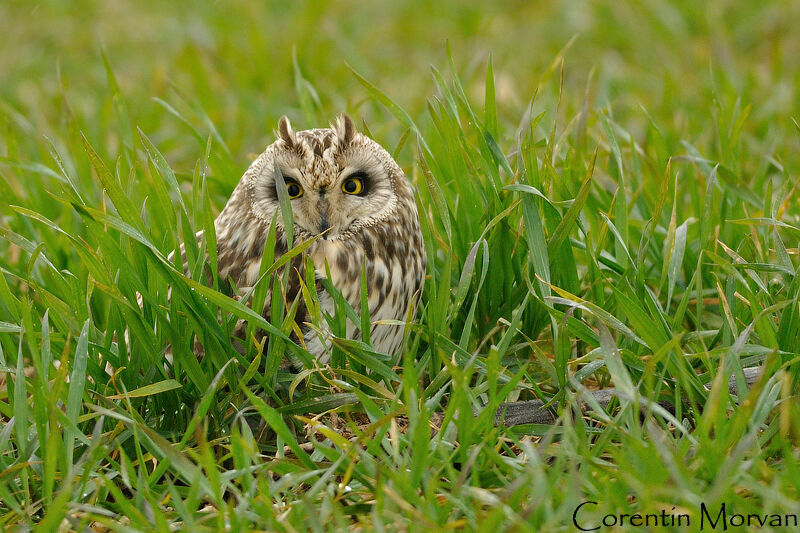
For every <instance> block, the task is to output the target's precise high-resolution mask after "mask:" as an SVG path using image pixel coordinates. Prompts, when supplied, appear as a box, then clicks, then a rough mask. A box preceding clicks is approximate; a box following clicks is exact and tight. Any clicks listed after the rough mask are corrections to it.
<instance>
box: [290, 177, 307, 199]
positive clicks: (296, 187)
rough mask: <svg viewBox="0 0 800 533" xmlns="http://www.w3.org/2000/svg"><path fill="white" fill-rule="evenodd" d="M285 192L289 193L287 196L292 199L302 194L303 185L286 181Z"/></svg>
mask: <svg viewBox="0 0 800 533" xmlns="http://www.w3.org/2000/svg"><path fill="white" fill-rule="evenodd" d="M286 192H287V193H289V198H291V199H292V200H294V199H295V198H300V197H301V196H303V186H302V185H300V184H299V183H297V182H294V181H287V182H286Z"/></svg>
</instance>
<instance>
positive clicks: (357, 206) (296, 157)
mask: <svg viewBox="0 0 800 533" xmlns="http://www.w3.org/2000/svg"><path fill="white" fill-rule="evenodd" d="M276 137H277V139H276V141H275V142H274V143H273V144H271V145H270V146H269V147H268V148H267V149H266V151H265V152H264V153H263V154H261V156H259V158H258V159H257V160H256V161H255V162H254V163H253V164H252V165H251V167H250V168H249V169H248V171H247V173H246V174H245V176H244V178H243V179H242V183H241V185H243V186H244V191H243V192H245V194H246V197H247V204H248V205H249V207H250V212H251V213H252V214H253V215H254V216H256V217H257V218H259V219H261V220H262V221H263V222H266V223H270V222H271V221H272V219H273V216H274V215H275V213H276V212H277V213H280V202H279V199H278V188H279V187H284V188H285V189H284V190H285V192H286V194H287V196H288V197H289V198H290V202H291V206H292V213H293V219H294V220H293V221H294V227H295V234H296V235H300V236H303V237H306V238H308V237H313V236H314V235H318V234H323V237H324V238H325V239H328V240H340V239H346V238H348V237H350V236H352V235H354V234H355V233H357V232H358V231H359V230H361V229H363V228H365V227H369V226H373V225H375V224H378V223H380V222H383V221H386V220H387V219H389V218H391V217H393V216H395V215H396V212H397V210H398V208H399V206H405V207H406V208H407V207H408V206H409V204H410V206H412V208H414V200H413V195H412V193H411V188H410V186H409V184H408V182H407V180H406V179H405V176H404V175H403V172H402V170H400V167H399V166H398V165H397V163H395V161H394V160H393V159H392V157H391V156H390V155H389V154H388V153H387V152H386V150H384V149H383V148H382V147H381V146H380V145H379V144H378V143H376V142H375V141H373V140H372V139H369V138H368V137H366V136H365V135H362V134H361V133H358V132H357V131H356V129H355V126H354V124H353V121H352V120H351V119H350V117H348V116H347V115H342V116H340V117H339V118H338V119H337V120H336V121H335V122H334V123H333V124H331V127H330V128H320V129H313V130H304V131H294V130H293V129H292V126H291V124H290V123H289V120H288V119H287V118H286V117H283V118H282V119H281V120H280V121H279V123H278V131H277V132H276ZM232 200H233V198H232ZM278 224H280V226H283V224H282V223H281V217H280V215H279V216H278Z"/></svg>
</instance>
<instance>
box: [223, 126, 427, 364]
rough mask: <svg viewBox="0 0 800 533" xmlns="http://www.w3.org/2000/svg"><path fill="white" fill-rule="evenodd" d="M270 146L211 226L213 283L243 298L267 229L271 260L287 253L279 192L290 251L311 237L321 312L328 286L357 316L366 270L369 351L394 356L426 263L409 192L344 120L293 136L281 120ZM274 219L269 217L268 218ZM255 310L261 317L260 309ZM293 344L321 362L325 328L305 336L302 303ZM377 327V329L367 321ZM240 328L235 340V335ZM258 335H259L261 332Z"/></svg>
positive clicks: (356, 334) (354, 333) (375, 147)
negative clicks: (287, 212)
mask: <svg viewBox="0 0 800 533" xmlns="http://www.w3.org/2000/svg"><path fill="white" fill-rule="evenodd" d="M276 137H277V139H276V141H275V142H274V143H272V144H271V145H270V146H268V147H267V149H266V150H265V151H264V153H262V154H261V155H260V156H258V158H257V159H256V160H255V161H254V162H253V163H252V164H251V165H250V167H249V168H248V169H247V171H246V172H245V174H244V176H243V177H242V179H241V180H240V182H239V184H238V185H237V186H236V188H235V189H234V191H233V193H232V195H231V197H230V199H229V200H228V202H227V204H226V205H225V207H224V209H223V210H222V212H221V213H220V214H219V216H218V217H217V219H216V220H215V230H216V238H217V258H218V271H219V276H220V279H223V280H232V281H233V283H234V284H235V286H236V287H237V288H238V289H239V290H240V291H241V292H246V291H247V289H248V288H250V287H252V286H253V285H254V284H255V283H256V281H257V279H258V276H259V267H260V264H261V259H262V255H263V254H264V246H265V244H266V241H267V234H268V232H269V229H270V225H271V224H272V223H273V219H274V220H275V223H276V237H277V238H276V244H275V251H274V257H275V259H276V260H277V259H278V258H279V257H280V256H281V255H282V254H284V253H286V252H287V249H288V243H287V238H286V227H287V224H285V223H284V221H283V220H282V215H281V213H282V211H281V207H280V202H279V196H278V195H279V190H278V189H279V188H283V189H284V190H283V192H285V194H286V196H287V197H288V198H289V202H290V204H291V212H292V219H293V220H292V222H293V224H292V226H293V239H292V242H293V244H294V245H296V244H298V243H299V242H303V241H307V240H309V239H312V238H314V237H316V236H320V237H318V238H317V240H316V241H314V242H313V243H312V244H311V245H310V246H309V247H308V248H307V250H306V251H305V254H306V256H307V257H310V258H311V260H312V261H313V265H314V269H315V272H314V276H315V278H316V280H317V283H316V288H317V292H318V295H319V301H320V307H321V309H322V310H325V311H327V312H329V313H331V314H333V310H334V303H333V298H332V296H331V295H330V294H329V293H328V292H327V291H326V290H325V288H324V287H325V285H324V284H323V283H321V280H323V279H325V278H327V275H328V273H329V274H330V282H331V283H332V285H333V286H334V287H336V289H337V290H338V291H340V292H341V294H342V296H343V297H344V298H345V299H346V300H347V301H348V302H349V304H350V305H351V306H353V308H354V309H355V310H356V311H357V312H359V310H360V309H361V277H362V265H363V268H365V269H366V272H365V276H366V281H367V297H368V299H367V301H368V304H369V314H370V323H371V330H370V338H371V341H372V344H373V347H374V348H375V349H376V350H377V351H379V352H382V353H387V354H393V353H395V352H396V351H397V350H398V348H399V347H400V344H401V341H402V339H403V326H402V325H396V323H394V324H393V323H381V321H385V320H390V321H391V320H395V321H396V320H400V321H405V320H406V318H407V316H408V312H409V310H411V311H412V312H413V309H414V308H415V307H416V305H417V303H418V300H419V295H420V293H421V292H422V286H423V282H424V279H425V268H426V257H425V250H424V245H423V240H422V233H421V231H420V223H419V218H418V215H417V207H416V203H415V201H414V195H413V192H412V189H411V185H410V184H409V182H408V180H407V179H406V177H405V175H404V174H403V172H402V170H401V169H400V167H399V166H398V165H397V163H396V162H395V161H394V160H393V159H392V157H391V156H390V155H389V153H388V152H387V151H386V150H384V149H383V148H382V147H381V146H380V145H379V144H378V143H376V142H375V141H373V140H372V139H370V138H368V137H367V136H365V135H363V134H361V133H359V132H357V131H356V128H355V127H354V125H353V121H352V120H351V119H350V117H348V116H347V115H342V116H341V117H339V118H338V119H337V120H336V121H335V122H334V123H333V124H331V127H330V128H320V129H312V130H305V131H294V130H293V129H292V126H291V124H290V123H289V120H288V119H287V118H286V117H284V118H282V119H281V120H280V121H279V123H278V131H277V132H276ZM276 213H277V214H278V215H277V217H276V216H275V215H276ZM303 263H304V262H303V261H302V260H301V258H300V257H299V256H298V257H297V258H295V259H294V260H293V261H292V262H291V263H290V268H291V270H295V269H297V270H298V272H290V275H289V277H288V279H289V284H288V286H287V287H286V288H285V289H286V294H287V299H288V301H289V302H291V301H292V300H293V299H294V297H295V296H296V295H297V293H298V291H299V290H300V282H299V277H300V276H299V271H300V270H301V269H302V265H303ZM266 301H267V302H268V303H267V307H266V309H264V310H263V314H264V316H265V317H266V318H269V307H270V306H269V302H270V298H269V297H268V298H267V300H266ZM295 320H296V322H297V324H298V325H300V327H301V332H302V338H298V339H297V340H298V342H301V344H303V345H304V346H305V347H306V349H307V350H308V351H309V352H310V353H311V354H312V355H313V356H314V357H315V358H316V359H317V360H318V361H319V362H320V363H321V364H324V363H326V362H327V361H328V360H329V359H330V343H329V342H328V341H329V338H330V331H329V330H324V329H323V331H322V333H321V334H320V332H319V330H316V331H314V330H312V329H311V328H309V327H308V326H307V325H304V324H307V323H309V322H310V321H311V319H310V317H309V315H308V311H307V310H306V308H305V306H304V304H303V302H302V298H301V302H300V306H299V309H298V312H297V315H296V318H295ZM376 322H377V323H376ZM245 330H246V324H244V323H240V324H238V325H237V327H236V329H235V331H234V336H237V335H239V336H243V334H244V331H245ZM346 334H347V337H348V338H350V339H360V338H361V332H360V331H359V326H358V325H356V324H353V323H352V322H350V321H349V320H348V321H347V328H346ZM260 336H261V337H263V336H264V333H263V332H262V333H261V334H260Z"/></svg>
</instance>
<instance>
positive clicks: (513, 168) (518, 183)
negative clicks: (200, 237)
mask: <svg viewBox="0 0 800 533" xmlns="http://www.w3.org/2000/svg"><path fill="white" fill-rule="evenodd" d="M429 4H433V3H412V2H399V1H398V2H393V3H391V4H386V5H384V6H382V7H380V8H379V7H364V6H360V5H356V4H353V5H352V6H343V7H338V8H337V7H336V6H334V5H333V3H330V4H328V3H319V2H312V3H309V4H308V5H305V6H296V7H291V8H286V9H282V10H278V9H277V8H275V9H270V8H267V7H264V6H261V7H254V6H252V5H250V4H247V5H242V4H238V3H235V4H234V5H233V6H230V5H214V6H208V7H207V8H205V10H204V11H197V10H196V8H195V7H193V6H190V5H189V4H183V3H181V2H177V3H171V4H169V7H167V4H164V5H163V6H159V7H156V6H151V7H148V8H145V7H140V6H138V5H137V4H134V3H131V4H128V3H123V2H120V3H111V4H110V5H104V4H102V5H95V4H91V3H86V4H84V5H81V6H79V7H80V8H81V10H80V11H76V12H72V11H71V10H67V8H64V7H61V5H60V4H58V3H48V2H43V3H41V4H37V6H36V7H35V8H31V7H30V6H29V5H27V4H25V3H13V2H12V3H8V4H4V5H3V6H0V28H2V33H3V34H4V35H8V36H9V37H8V39H9V41H8V42H14V43H16V45H15V46H8V47H3V50H2V51H0V75H2V79H3V80H4V81H3V83H2V84H0V127H1V129H0V195H2V198H3V201H2V202H1V203H0V237H2V238H0V269H2V274H3V275H0V376H3V375H5V376H6V388H5V389H0V528H2V529H9V530H26V529H30V528H34V529H36V530H40V531H52V530H55V529H56V528H58V527H61V528H63V529H67V530H69V529H74V530H82V529H84V528H86V527H89V526H90V525H91V526H92V527H95V528H102V527H107V528H109V529H113V530H120V531H134V530H148V531H149V530H152V529H157V530H168V529H174V528H183V529H187V530H192V531H200V530H232V531H239V530H250V529H266V530H287V531H293V530H296V531H303V530H318V531H322V530H338V529H346V528H359V527H360V528H361V529H363V530H437V529H463V530H484V531H485V530H491V529H492V528H494V529H496V530H497V529H503V530H506V529H510V530H535V531H573V530H575V529H574V525H573V522H572V519H573V513H574V511H575V509H576V507H577V506H578V505H579V504H580V503H582V502H585V501H593V502H597V505H588V506H584V507H583V508H582V509H581V512H580V513H581V514H580V519H581V520H582V523H583V524H584V525H591V526H593V525H596V524H599V523H600V521H601V520H602V517H603V516H604V515H607V514H616V515H619V514H621V513H628V514H631V513H635V512H640V513H660V512H661V511H662V510H665V511H666V512H667V513H673V514H678V513H687V514H689V515H690V516H691V520H692V524H693V526H692V529H693V528H695V527H697V524H699V520H700V516H701V515H700V513H701V511H700V509H701V504H705V505H706V506H707V507H708V508H709V509H711V510H712V511H713V510H715V509H716V510H718V509H719V508H720V505H721V504H722V503H725V504H726V508H727V509H728V513H731V512H735V513H741V514H744V515H747V514H750V513H757V514H760V515H764V514H772V513H777V514H781V515H783V514H784V513H796V512H797V501H798V498H799V497H800V495H799V494H798V493H799V492H800V484H799V482H798V480H800V474H798V469H797V462H798V459H800V448H798V437H800V424H799V423H798V420H800V412H798V403H797V391H798V365H797V361H798V356H799V355H800V337H799V335H800V312H799V311H798V294H800V273H799V272H798V252H797V242H798V234H799V233H800V220H798V215H797V213H798V212H800V210H799V209H798V208H799V207H800V206H799V205H798V203H800V199H799V198H798V193H797V191H796V189H797V184H798V178H800V164H798V161H797V157H796V155H797V148H798V145H797V143H798V139H800V136H799V135H798V133H799V132H800V127H798V120H800V110H798V108H797V102H798V97H797V91H796V87H797V86H798V85H800V70H798V69H797V66H796V64H795V62H794V61H792V58H793V57H796V56H797V54H798V53H800V50H798V49H797V40H796V39H795V38H794V33H793V28H792V25H791V22H790V21H791V20H797V17H798V15H800V12H798V5H797V4H796V3H788V4H785V3H778V2H774V3H767V4H763V3H762V4H759V5H758V6H756V5H755V4H753V5H752V6H750V5H749V4H742V5H737V6H726V5H724V4H723V3H719V2H711V3H708V4H705V5H702V6H701V5H699V4H698V5H695V4H694V3H686V4H674V5H672V4H666V3H660V2H644V3H641V4H636V5H635V6H625V5H618V3H616V2H606V1H600V2H593V3H591V4H586V5H583V4H578V5H575V4H573V3H569V2H561V3H559V2H554V3H547V4H546V5H542V6H535V5H528V4H519V5H513V6H512V5H509V6H506V7H504V8H500V7H497V8H496V9H489V8H484V9H479V8H477V7H476V8H463V9H462V7H461V5H460V3H459V4H458V5H459V7H458V8H456V4H455V3H451V4H450V5H449V4H448V3H446V2H445V3H436V4H435V5H429ZM75 9H77V7H76V8H75ZM339 9H342V12H339V11H338V10H339ZM573 36H576V37H575V38H573ZM445 38H447V39H448V44H447V45H445ZM398 64H402V68H398ZM431 65H432V67H431ZM343 110H345V111H348V112H349V113H350V114H351V115H352V116H354V117H355V118H356V119H357V122H358V123H359V124H360V126H361V128H362V129H363V130H365V131H367V132H368V133H370V134H371V135H372V136H373V137H374V138H375V139H376V140H378V141H379V142H381V143H382V144H383V145H384V146H386V147H387V149H388V150H389V151H390V152H391V153H393V154H395V157H396V159H397V160H398V161H399V162H400V164H401V166H402V167H403V168H404V170H405V171H406V174H407V175H408V177H409V179H410V180H411V181H412V183H413V184H414V186H415V188H416V192H417V197H418V205H419V208H420V213H421V214H422V215H423V216H422V224H423V231H424V236H425V242H426V246H427V253H428V258H429V272H428V274H429V277H428V282H427V285H426V287H425V292H424V294H423V303H422V311H421V313H420V315H419V316H418V317H417V318H416V320H415V321H414V324H413V326H411V327H410V328H409V330H408V338H407V341H406V343H405V349H404V351H403V353H401V354H398V356H397V357H395V358H389V357H386V356H385V355H381V354H376V353H374V352H372V351H371V350H370V349H369V345H368V344H365V343H357V342H348V341H344V340H341V341H337V342H336V343H335V345H336V348H337V350H336V354H335V357H334V359H333V361H332V365H331V367H326V368H318V367H317V366H315V365H314V364H313V362H312V361H310V360H309V359H308V357H307V355H306V354H304V352H303V351H302V350H301V349H299V348H297V347H296V346H295V345H293V344H292V343H291V342H290V341H288V335H289V333H290V332H291V328H292V324H293V312H294V308H293V302H285V301H283V300H282V299H281V298H279V297H276V298H273V301H272V302H271V305H272V306H273V319H272V321H271V323H267V322H265V321H264V320H263V319H261V318H260V317H259V315H258V314H257V313H253V312H252V311H251V310H250V309H249V308H248V307H246V306H244V305H242V304H240V303H238V302H237V301H235V300H231V299H230V298H228V297H227V296H224V295H223V294H221V293H220V292H218V291H217V290H216V289H217V288H218V286H219V285H218V283H219V280H216V279H215V280H213V282H212V283H206V280H204V279H203V277H202V276H200V266H202V265H201V262H200V261H198V257H202V256H203V254H202V253H201V252H202V251H203V250H202V249H195V248H194V247H192V246H190V247H189V249H188V258H189V262H190V265H191V266H192V268H191V272H192V275H191V276H188V277H187V276H184V275H183V273H182V272H181V271H180V270H179V269H176V267H175V265H173V264H172V263H171V262H170V261H169V259H168V256H169V254H170V252H172V251H174V250H176V249H177V248H178V247H179V246H180V243H182V242H184V240H185V239H186V237H187V236H191V235H192V234H194V233H195V231H197V230H201V229H205V230H209V229H210V228H212V222H213V219H214V217H215V215H216V214H217V213H218V212H219V210H220V209H221V208H222V206H223V205H224V203H225V201H226V199H227V197H228V195H229V194H230V192H231V190H232V189H233V187H234V186H235V184H236V183H237V181H238V179H239V178H240V176H241V174H242V173H243V171H244V169H245V168H246V167H247V165H248V164H249V162H250V161H251V160H252V158H253V157H254V155H255V154H256V153H258V152H260V151H261V150H262V149H263V147H264V146H265V145H266V144H268V143H269V142H271V140H272V134H271V131H272V129H273V128H274V127H275V124H277V119H278V118H279V117H280V116H281V115H283V114H286V115H289V116H290V118H291V119H292V120H293V123H294V125H295V126H296V127H298V128H304V127H316V126H320V125H324V124H327V122H328V121H330V120H331V119H332V118H333V117H334V116H335V115H336V114H338V113H339V112H341V111H343ZM207 233H210V232H208V231H207ZM211 239H212V236H211V235H209V237H208V238H207V239H206V241H205V242H204V243H202V245H201V246H202V247H205V248H206V249H210V250H213V249H214V246H213V241H212V240H211ZM189 241H190V242H192V241H193V239H190V240H189ZM295 251H298V252H299V249H295ZM211 262H212V264H213V262H214V258H213V254H212V257H211ZM263 272H264V273H265V276H264V278H263V281H262V285H260V286H259V287H258V288H257V289H256V293H255V298H256V299H258V298H261V299H262V300H263V298H264V294H265V293H266V291H265V289H266V288H267V284H270V283H271V284H273V286H275V287H280V277H281V275H283V274H281V272H280V271H279V269H276V268H274V267H273V265H272V258H265V259H264V265H263ZM206 285H210V286H206ZM169 287H171V288H172V289H171V290H172V297H171V298H168V297H167V294H168V288H169ZM137 292H138V293H141V294H142V295H143V301H144V309H140V308H139V307H138V306H137V304H136V293H137ZM279 293H280V291H275V294H279ZM259 295H260V296H259ZM308 298H309V300H310V301H313V296H311V295H309V296H308ZM346 307H347V306H346V305H344V304H342V305H340V306H339V309H338V312H337V314H336V316H335V317H331V318H330V320H331V321H332V322H333V328H334V331H335V330H336V325H337V324H338V323H339V322H338V321H340V320H341V318H342V316H344V314H347V313H353V312H354V310H352V309H346ZM356 311H357V310H356ZM239 318H246V319H248V320H249V321H250V324H251V325H252V327H253V328H256V327H260V328H266V329H269V330H270V332H271V333H272V334H271V338H270V342H269V343H268V344H267V345H266V346H257V345H255V344H252V345H250V346H248V347H247V353H246V354H244V355H238V353H237V352H236V351H235V350H234V349H233V348H232V346H231V343H230V331H231V329H232V327H233V324H234V323H235V322H236V320H237V319H239ZM322 320H326V318H325V317H317V318H316V321H317V323H318V324H319V321H322ZM126 331H127V332H128V334H127V335H126ZM195 338H198V339H200V341H201V342H202V343H203V345H204V346H205V348H206V357H205V358H203V359H202V361H200V362H198V361H197V360H196V359H195V357H194V355H193V351H192V349H193V345H194V342H195ZM167 345H170V346H172V351H173V354H174V364H173V365H172V366H171V367H170V368H169V371H167V370H166V369H165V362H166V359H165V347H166V346H167ZM286 351H290V352H292V353H293V354H294V355H296V356H297V357H298V358H299V359H301V360H305V361H306V370H305V371H302V372H300V373H289V372H285V371H283V370H281V369H280V368H279V366H278V362H279V359H280V356H281V355H282V354H283V353H284V352H286ZM231 354H233V355H231ZM106 361H110V362H111V363H112V364H113V366H115V367H116V368H118V369H120V370H119V372H117V373H116V374H115V375H114V376H112V377H109V376H108V375H107V374H106V373H105V372H104V367H105V364H106ZM753 365H763V366H764V367H765V368H766V372H765V374H764V377H763V378H762V379H760V380H759V381H758V382H757V383H756V384H755V385H754V386H753V387H752V389H751V390H750V391H749V392H747V393H746V394H741V395H740V396H738V397H737V396H733V395H730V394H729V393H728V390H727V381H728V378H729V376H734V378H735V379H738V380H740V382H741V380H742V373H741V369H742V368H743V367H747V366H753ZM26 369H28V372H27V375H26ZM31 370H32V371H31ZM23 376H26V377H23ZM706 383H711V384H712V387H711V389H710V391H707V390H706V389H705V388H704V385H705V384H706ZM607 386H615V387H616V388H617V389H619V390H621V391H622V392H623V393H624V394H625V395H626V398H627V400H626V401H622V402H616V403H613V404H612V405H611V406H610V408H609V409H608V410H596V411H594V412H592V413H591V414H590V415H584V414H583V413H582V411H581V409H580V404H581V403H582V402H585V401H591V396H590V395H589V394H588V392H587V390H591V389H596V388H601V387H607ZM535 398H538V399H543V400H545V401H552V402H553V408H554V409H556V412H557V414H558V423H557V424H556V425H553V426H518V427H513V428H498V427H495V426H494V424H493V421H492V417H493V412H494V409H495V408H496V407H497V406H499V405H500V404H501V403H502V402H506V401H515V400H526V399H535ZM679 398H683V399H684V401H676V400H678V399H679ZM664 400H672V401H673V403H674V404H675V414H674V417H667V418H664V417H663V416H662V415H659V414H657V413H654V412H653V411H652V410H651V409H650V406H652V405H653V402H655V401H664ZM484 407H485V408H486V409H485V410H483V411H482V412H481V413H480V414H478V415H474V414H473V413H474V410H480V409H483V408H484ZM640 409H644V413H645V414H643V415H642V414H640ZM432 423H433V425H434V426H437V427H441V428H442V430H441V431H431V424H432ZM309 443H310V444H309ZM623 529H624V528H623ZM675 529H680V528H675ZM684 530H686V529H684Z"/></svg>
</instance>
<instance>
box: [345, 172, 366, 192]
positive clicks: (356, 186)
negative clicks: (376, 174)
mask: <svg viewBox="0 0 800 533" xmlns="http://www.w3.org/2000/svg"><path fill="white" fill-rule="evenodd" d="M363 190H364V182H363V180H362V179H361V178H356V177H353V176H350V177H349V178H347V179H346V180H344V183H342V191H344V192H345V193H347V194H361V192H362V191H363Z"/></svg>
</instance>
